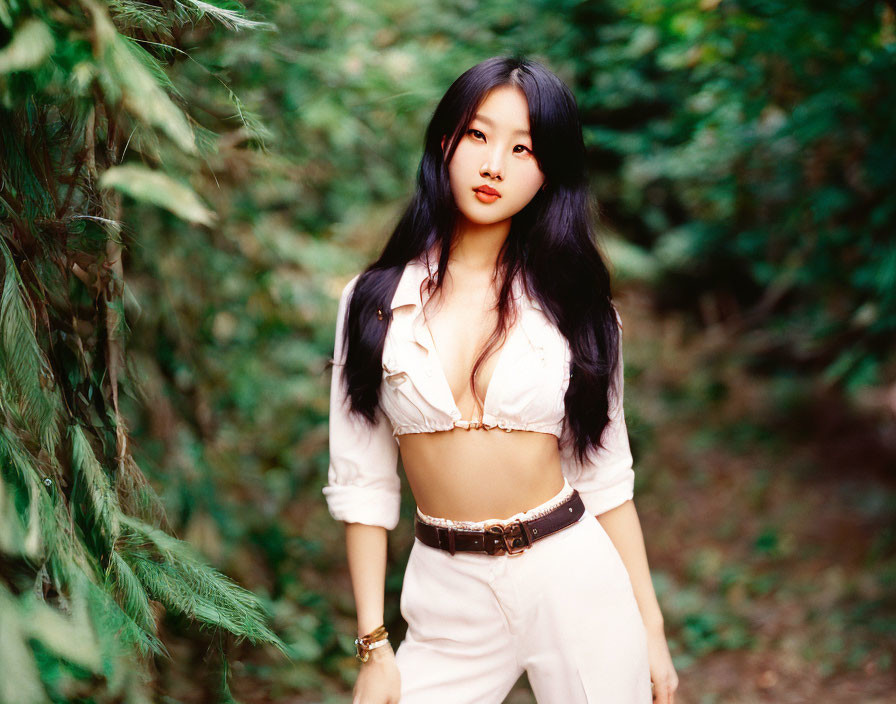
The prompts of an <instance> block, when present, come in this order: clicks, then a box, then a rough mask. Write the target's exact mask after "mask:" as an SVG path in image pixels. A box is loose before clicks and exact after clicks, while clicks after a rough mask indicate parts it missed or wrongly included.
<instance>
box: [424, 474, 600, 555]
mask: <svg viewBox="0 0 896 704" xmlns="http://www.w3.org/2000/svg"><path fill="white" fill-rule="evenodd" d="M584 512H585V504H584V503H583V502H582V497H581V496H579V492H578V491H576V490H575V489H573V492H572V494H570V495H569V498H567V499H566V500H565V501H564V502H563V503H562V504H560V505H559V506H556V507H555V508H552V509H551V510H550V511H549V512H548V513H546V514H545V515H543V516H539V517H538V518H531V519H529V520H528V521H521V520H519V519H517V520H515V521H511V522H509V523H502V522H500V521H494V522H492V523H490V524H487V525H486V527H485V529H484V530H461V529H457V528H453V527H452V528H443V527H442V526H434V525H432V524H430V523H424V522H423V521H421V520H420V516H419V515H417V514H415V515H414V535H416V536H417V537H418V538H419V539H420V541H421V542H423V543H425V544H426V545H429V546H430V547H433V548H440V549H441V550H447V551H448V552H450V553H451V554H452V555H453V554H454V553H455V552H458V551H474V552H484V553H487V554H489V555H500V554H503V553H505V552H506V553H507V554H508V555H519V554H520V553H522V552H523V551H524V550H525V549H526V548H530V547H532V543H534V542H535V541H537V540H541V539H542V538H546V537H548V536H549V535H551V534H552V533H556V532H557V531H559V530H563V529H564V528H566V527H568V526H571V525H572V524H573V523H575V522H576V521H578V520H579V518H581V517H582V514H583V513H584Z"/></svg>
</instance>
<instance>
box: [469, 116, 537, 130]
mask: <svg viewBox="0 0 896 704" xmlns="http://www.w3.org/2000/svg"><path fill="white" fill-rule="evenodd" d="M473 119H474V120H481V121H482V122H484V123H485V124H487V125H488V126H489V127H494V126H495V123H494V121H493V120H491V119H489V118H487V117H485V116H484V115H480V114H479V113H478V112H477V113H476V114H475V115H473ZM513 133H514V134H525V135H528V134H529V130H514V131H513Z"/></svg>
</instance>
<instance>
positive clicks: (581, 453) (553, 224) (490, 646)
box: [323, 57, 677, 704]
mask: <svg viewBox="0 0 896 704" xmlns="http://www.w3.org/2000/svg"><path fill="white" fill-rule="evenodd" d="M588 202H589V201H588V194H587V183H586V174H585V154H584V145H583V141H582V132H581V126H580V124H579V119H578V110H577V106H576V103H575V99H574V97H573V96H572V93H571V92H570V91H569V89H568V88H567V87H566V86H565V85H564V84H563V82H562V81H560V80H559V79H558V78H557V77H556V76H555V75H554V74H553V73H551V72H550V71H548V70H547V69H545V68H544V67H543V66H541V65H539V64H537V63H534V62H531V61H528V60H525V59H521V58H517V57H514V58H505V57H495V58H492V59H488V60H486V61H483V62H482V63H480V64H478V65H476V66H474V67H473V68H471V69H469V70H468V71H466V72H465V73H464V74H463V75H462V76H460V77H459V78H458V79H457V80H456V81H455V82H454V84H453V85H452V86H451V87H450V88H449V89H448V91H447V93H446V94H445V96H444V97H443V98H442V100H441V101H440V103H439V105H438V107H437V108H436V111H435V113H434V115H433V118H432V121H431V123H430V125H429V128H428V130H427V133H426V142H425V148H424V154H423V159H422V163H421V165H420V170H419V174H418V187H417V189H416V193H415V194H414V197H413V199H412V202H411V204H410V206H409V207H408V209H407V211H406V212H405V213H404V215H403V217H402V218H401V220H400V221H399V223H398V225H397V227H396V229H395V231H394V233H393V234H392V237H391V238H390V239H389V241H388V243H387V244H386V247H385V249H384V251H383V253H382V254H381V255H380V257H379V259H377V260H376V261H375V262H374V263H373V264H371V265H370V266H369V267H368V268H367V269H366V270H365V271H364V272H362V273H361V274H359V275H358V276H356V277H355V278H353V279H352V280H351V281H350V282H349V283H348V284H347V285H346V287H345V289H344V290H343V292H342V296H341V300H340V305H339V313H338V320H337V330H336V354H335V358H334V368H333V377H332V387H331V398H330V458H331V461H330V467H329V481H328V485H327V486H326V487H324V490H323V491H324V494H325V496H326V498H327V502H328V507H329V510H330V513H331V514H332V515H333V517H334V518H336V519H339V520H341V521H343V522H344V523H345V526H346V541H347V554H348V562H349V571H350V574H351V579H352V586H353V591H354V596H355V602H356V605H357V613H358V636H359V638H358V640H356V646H357V648H358V657H359V659H361V660H362V662H363V664H362V665H361V671H360V673H359V676H358V679H357V682H356V684H355V692H354V694H355V697H354V701H355V702H361V703H363V704H382V703H384V702H398V701H399V698H400V701H401V702H402V704H417V703H426V704H434V703H435V704H438V703H439V702H446V703H447V702H450V703H451V704H461V703H465V702H468V703H469V704H489V703H494V704H498V703H499V702H501V701H503V699H504V697H505V695H506V694H507V692H508V691H509V690H510V689H511V687H512V686H513V684H514V683H515V682H516V680H517V679H518V678H519V676H520V675H521V674H522V673H523V671H526V672H527V674H528V679H529V682H530V684H531V686H532V689H533V692H534V694H535V696H536V699H537V700H538V701H539V702H540V703H541V704H576V703H579V702H581V703H582V704H586V703H587V702H591V704H594V703H595V702H601V704H615V703H618V704H641V703H644V702H650V701H651V700H652V699H655V700H657V701H659V702H663V703H665V702H672V701H673V691H674V690H675V688H676V686H677V677H676V675H675V671H674V669H673V667H672V662H671V658H670V657H669V651H668V648H667V645H666V640H665V637H664V633H663V620H662V616H661V613H660V609H659V606H658V604H657V600H656V596H655V594H654V592H653V587H652V584H651V581H650V574H649V571H648V565H647V558H646V553H645V549H644V543H643V539H642V537H641V528H640V524H639V521H638V517H637V513H636V511H635V507H634V503H633V501H632V495H633V478H634V471H633V469H632V457H631V453H630V451H629V444H628V435H627V431H626V428H625V419H624V416H623V408H622V359H621V323H620V321H619V318H618V315H617V313H616V311H615V308H614V307H613V305H612V302H611V295H610V280H609V275H608V272H607V268H606V266H605V264H604V262H603V260H602V258H601V256H600V254H599V252H598V250H597V249H596V248H595V245H594V243H593V236H592V231H591V226H590V223H589V207H588ZM399 451H400V454H401V459H402V465H403V467H404V471H405V474H406V475H407V478H408V483H409V485H410V487H411V490H412V492H413V495H414V499H415V501H416V504H417V513H416V516H415V535H416V538H417V539H416V540H415V541H414V545H413V548H412V550H411V554H410V558H409V561H408V566H407V570H406V572H405V578H404V585H403V587H402V593H401V601H400V604H401V613H402V615H403V617H404V618H405V620H406V621H407V623H408V631H407V635H406V637H405V639H404V640H403V641H402V643H401V644H400V645H399V647H398V650H397V652H393V650H392V647H391V644H390V643H389V641H388V637H387V636H388V634H387V633H386V632H385V628H384V626H383V598H384V579H385V566H386V531H387V530H391V529H392V528H394V527H395V526H396V525H397V523H398V517H399V487H400V482H399V477H398V474H397V461H398V455H399ZM651 680H652V684H651ZM652 687H653V696H651V688H652Z"/></svg>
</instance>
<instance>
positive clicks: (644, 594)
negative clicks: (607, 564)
mask: <svg viewBox="0 0 896 704" xmlns="http://www.w3.org/2000/svg"><path fill="white" fill-rule="evenodd" d="M597 520H598V521H600V524H601V526H603V529H604V530H605V531H606V532H607V535H609V536H610V540H612V541H613V545H615V546H616V550H617V551H618V552H619V555H620V557H621V558H622V562H623V563H625V568H626V569H627V570H628V574H629V578H630V579H631V582H632V589H633V590H634V592H635V599H636V600H637V602H638V608H639V609H640V610H641V618H642V619H643V620H644V625H645V626H646V627H647V628H648V629H651V628H653V629H660V630H662V628H663V614H662V612H661V611H660V605H659V602H658V601H657V598H656V592H654V590H653V582H652V581H651V579H650V568H649V567H648V565H647V550H646V548H645V547H644V535H643V533H642V532H641V522H640V521H639V520H638V512H637V511H636V510H635V502H634V501H633V500H631V499H629V500H628V501H625V502H623V503H621V504H620V505H619V506H617V507H616V508H613V509H611V510H609V511H607V512H606V513H602V514H600V515H599V516H597Z"/></svg>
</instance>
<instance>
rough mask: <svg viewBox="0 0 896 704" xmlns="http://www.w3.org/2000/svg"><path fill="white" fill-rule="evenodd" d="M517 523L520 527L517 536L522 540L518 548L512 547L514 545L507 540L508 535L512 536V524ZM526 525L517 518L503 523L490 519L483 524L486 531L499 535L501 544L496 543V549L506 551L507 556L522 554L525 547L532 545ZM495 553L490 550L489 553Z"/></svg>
mask: <svg viewBox="0 0 896 704" xmlns="http://www.w3.org/2000/svg"><path fill="white" fill-rule="evenodd" d="M517 524H519V527H520V535H519V538H520V540H521V541H523V545H521V546H520V547H519V548H518V549H516V550H515V549H514V546H513V545H512V544H511V542H510V541H509V540H508V536H510V537H512V535H511V531H512V530H513V528H514V526H515V525H517ZM527 528H528V526H526V524H525V523H523V521H522V520H520V519H519V518H517V519H516V520H513V521H510V523H503V522H502V521H491V522H487V523H486V524H485V526H484V530H485V532H486V533H488V534H491V535H500V536H501V541H502V543H503V545H498V550H499V551H500V550H503V551H504V552H506V553H507V555H508V557H516V556H518V555H522V554H523V552H524V551H525V550H526V549H527V548H531V547H532V536H531V534H530V533H529V531H528V530H527ZM494 554H495V553H493V552H490V553H489V555H494Z"/></svg>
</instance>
